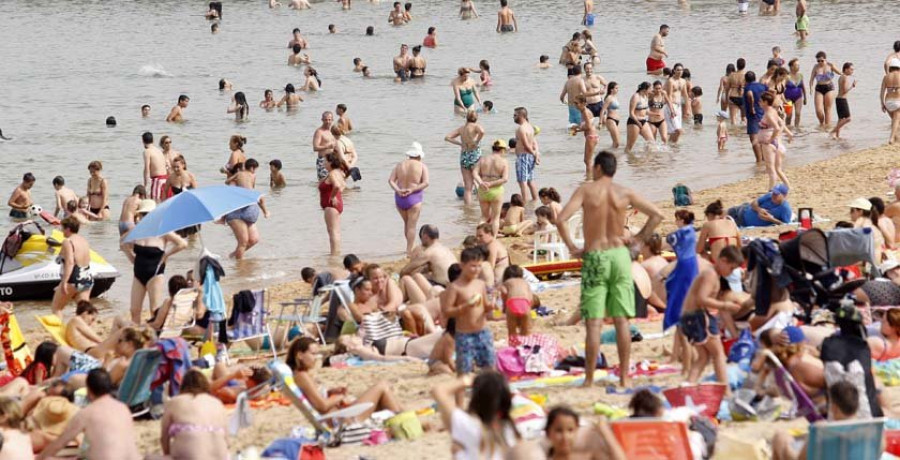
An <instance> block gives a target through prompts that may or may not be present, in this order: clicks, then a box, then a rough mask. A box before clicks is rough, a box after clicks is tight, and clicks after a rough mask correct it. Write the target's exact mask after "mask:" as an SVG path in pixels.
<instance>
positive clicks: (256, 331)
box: [228, 289, 278, 359]
mask: <svg viewBox="0 0 900 460" xmlns="http://www.w3.org/2000/svg"><path fill="white" fill-rule="evenodd" d="M252 293H253V297H254V299H255V302H254V305H253V309H252V310H251V311H249V312H246V313H239V314H238V315H237V319H236V320H235V323H234V325H233V327H232V328H231V329H230V330H229V331H228V341H229V342H230V343H233V342H244V341H248V340H254V339H256V340H255V341H257V342H258V344H259V345H258V346H257V347H256V350H254V351H255V354H256V355H259V353H260V352H261V351H262V344H263V340H264V339H265V338H268V339H269V345H270V346H269V349H270V351H271V352H272V358H273V359H275V358H277V357H278V356H277V355H276V354H275V347H274V343H275V341H274V340H273V339H272V331H271V330H270V329H269V324H268V322H267V316H268V315H269V309H268V299H269V295H268V291H267V290H265V289H262V290H257V291H252ZM252 348H253V347H251V349H252Z"/></svg>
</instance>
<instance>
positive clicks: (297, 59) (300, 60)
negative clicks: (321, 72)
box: [287, 45, 309, 67]
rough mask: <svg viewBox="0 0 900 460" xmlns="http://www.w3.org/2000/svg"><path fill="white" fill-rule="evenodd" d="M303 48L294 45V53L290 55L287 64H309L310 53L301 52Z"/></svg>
mask: <svg viewBox="0 0 900 460" xmlns="http://www.w3.org/2000/svg"><path fill="white" fill-rule="evenodd" d="M302 50H303V48H302V47H301V46H300V45H294V47H293V48H292V49H291V51H292V52H293V54H291V55H290V56H288V61H287V65H289V66H295V67H296V66H299V65H301V64H309V55H308V54H305V53H304V54H300V51H302Z"/></svg>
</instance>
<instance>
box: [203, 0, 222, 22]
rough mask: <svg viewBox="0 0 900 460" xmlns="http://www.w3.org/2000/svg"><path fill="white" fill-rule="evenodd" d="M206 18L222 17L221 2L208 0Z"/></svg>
mask: <svg viewBox="0 0 900 460" xmlns="http://www.w3.org/2000/svg"><path fill="white" fill-rule="evenodd" d="M206 19H210V20H212V19H222V2H209V10H208V11H207V12H206Z"/></svg>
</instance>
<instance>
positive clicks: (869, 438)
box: [806, 418, 884, 460]
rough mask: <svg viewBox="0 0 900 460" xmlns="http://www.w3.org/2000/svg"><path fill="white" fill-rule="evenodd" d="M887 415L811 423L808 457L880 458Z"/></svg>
mask: <svg viewBox="0 0 900 460" xmlns="http://www.w3.org/2000/svg"><path fill="white" fill-rule="evenodd" d="M883 434H884V419H883V418H876V419H870V420H847V421H844V422H818V423H814V424H813V425H810V427H809V441H808V442H807V444H806V458H807V459H808V460H844V459H863V458H872V459H876V458H880V457H881V453H882V450H881V441H882V436H883Z"/></svg>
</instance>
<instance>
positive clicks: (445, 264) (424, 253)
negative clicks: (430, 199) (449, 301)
mask: <svg viewBox="0 0 900 460" xmlns="http://www.w3.org/2000/svg"><path fill="white" fill-rule="evenodd" d="M439 238H440V232H439V231H438V229H437V227H435V226H433V225H423V226H422V228H420V229H419V239H420V240H421V241H422V246H421V247H418V248H416V249H415V250H413V256H412V258H411V259H410V261H409V263H408V264H406V266H405V267H403V268H402V269H401V270H400V276H401V278H400V289H401V290H403V300H405V301H408V302H409V303H421V304H424V303H425V301H427V300H428V299H431V298H433V297H435V296H436V295H437V294H438V293H440V291H441V289H434V287H439V288H443V287H445V286H447V285H448V284H450V282H449V280H448V279H447V269H448V268H450V266H451V265H453V264H454V263H456V255H454V254H453V251H451V250H450V249H449V248H447V247H446V246H444V245H443V244H441V242H440V241H439Z"/></svg>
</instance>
